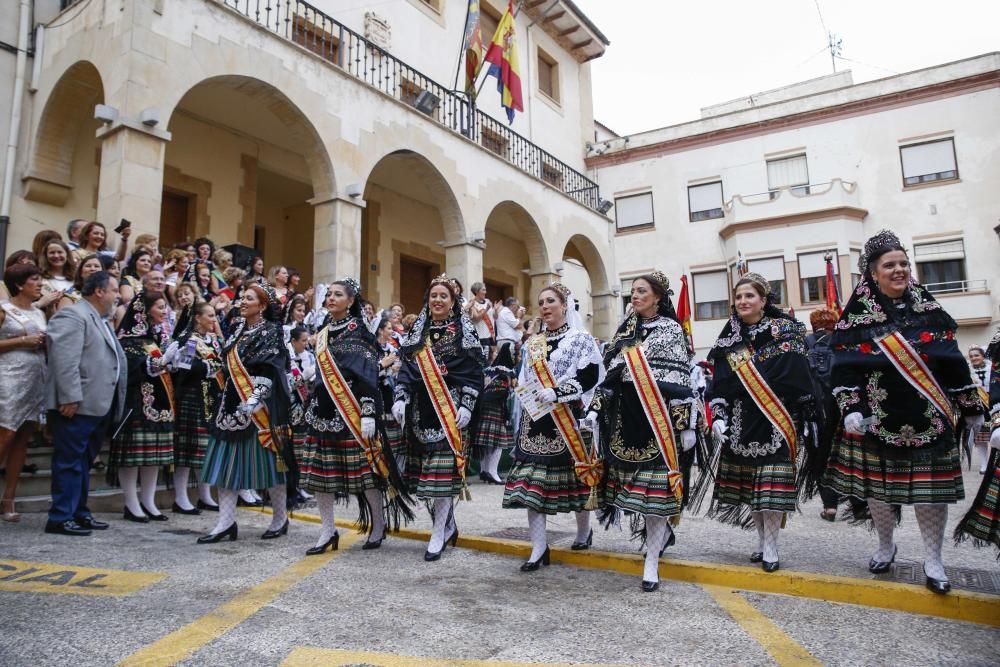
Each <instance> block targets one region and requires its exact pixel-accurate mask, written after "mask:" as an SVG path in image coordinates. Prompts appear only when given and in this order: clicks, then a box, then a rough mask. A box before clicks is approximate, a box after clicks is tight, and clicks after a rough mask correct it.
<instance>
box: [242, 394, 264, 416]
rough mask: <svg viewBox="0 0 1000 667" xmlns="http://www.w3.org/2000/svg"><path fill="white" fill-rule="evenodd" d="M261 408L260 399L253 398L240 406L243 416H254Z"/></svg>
mask: <svg viewBox="0 0 1000 667" xmlns="http://www.w3.org/2000/svg"><path fill="white" fill-rule="evenodd" d="M259 408H260V398H258V397H257V396H251V397H250V399H249V400H248V401H247V402H246V403H244V404H243V405H241V406H240V414H241V415H252V414H253V413H255V412H257V410H258V409H259Z"/></svg>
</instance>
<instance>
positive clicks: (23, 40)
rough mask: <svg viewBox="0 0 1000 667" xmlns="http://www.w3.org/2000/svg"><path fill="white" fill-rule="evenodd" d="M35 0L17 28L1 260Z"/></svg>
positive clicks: (1, 197)
mask: <svg viewBox="0 0 1000 667" xmlns="http://www.w3.org/2000/svg"><path fill="white" fill-rule="evenodd" d="M30 16H31V0H21V13H20V17H21V20H20V22H19V23H18V28H17V64H16V65H15V70H14V95H13V100H12V101H11V105H10V135H9V136H8V139H7V158H6V162H5V163H4V165H5V167H4V174H3V190H2V191H0V261H2V260H3V259H4V258H6V256H7V229H8V228H9V227H10V198H11V193H12V192H13V190H14V170H15V168H16V162H17V140H18V137H19V136H20V134H21V102H22V100H23V98H24V70H25V69H26V68H27V65H28V29H29V27H30V24H29V20H30Z"/></svg>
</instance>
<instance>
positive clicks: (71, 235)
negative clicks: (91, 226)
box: [66, 218, 87, 252]
mask: <svg viewBox="0 0 1000 667" xmlns="http://www.w3.org/2000/svg"><path fill="white" fill-rule="evenodd" d="M85 224H87V221H86V220H84V219H83V218H74V219H72V220H70V221H69V223H68V224H67V225H66V245H68V246H69V249H70V250H72V251H74V252H76V251H77V250H79V249H80V231H81V230H83V226H84V225H85Z"/></svg>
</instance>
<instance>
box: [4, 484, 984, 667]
mask: <svg viewBox="0 0 1000 667" xmlns="http://www.w3.org/2000/svg"><path fill="white" fill-rule="evenodd" d="M979 479H980V478H979V476H978V474H976V473H975V472H971V473H967V475H966V489H967V491H966V492H967V495H968V496H969V497H970V498H971V496H972V495H974V489H975V488H976V485H978V482H979ZM472 492H473V501H472V502H471V503H465V502H462V503H460V504H459V505H458V507H457V518H458V523H459V526H460V528H461V531H462V539H461V540H460V543H459V548H457V549H451V548H449V549H448V550H447V551H446V552H445V554H444V556H443V557H442V559H441V560H440V561H438V562H436V563H425V562H424V561H423V559H422V554H423V551H424V547H425V543H424V541H421V540H420V539H411V538H421V537H423V535H422V534H421V532H420V531H424V530H427V529H428V528H429V521H428V519H427V516H426V512H424V511H423V510H421V512H420V517H419V521H418V522H417V523H416V524H415V525H413V526H411V527H410V528H411V530H409V531H407V533H406V536H405V537H392V536H391V537H390V538H389V539H387V540H386V541H385V543H384V545H383V547H382V549H380V550H378V551H362V550H361V548H360V547H361V543H362V541H363V539H362V538H361V537H359V536H357V535H356V534H354V533H353V532H352V531H350V530H349V529H346V528H342V529H341V535H342V540H341V547H340V550H339V551H338V552H335V553H334V554H332V555H331V554H329V553H328V554H326V555H324V556H322V557H305V556H304V551H305V549H306V548H308V547H310V546H312V545H313V544H314V542H315V536H316V534H317V532H318V528H319V527H318V526H317V525H316V524H315V523H314V522H313V521H314V518H313V517H312V516H310V515H311V514H313V513H314V511H315V510H313V509H310V508H306V509H305V510H304V511H303V512H297V513H296V516H297V517H299V518H298V519H297V520H293V522H292V526H291V530H290V533H289V535H288V537H287V538H282V539H278V540H273V541H261V540H260V539H258V537H259V535H260V533H261V532H262V531H263V530H264V528H265V527H266V525H267V523H268V522H269V519H270V517H269V516H268V515H266V514H261V513H259V512H256V511H253V510H241V511H240V513H239V515H238V520H239V526H240V539H239V540H238V541H237V542H223V543H220V544H217V545H210V546H198V545H196V544H195V539H196V537H197V536H198V535H200V534H202V533H204V532H206V531H207V530H208V529H210V528H211V527H212V525H213V524H214V521H215V515H210V514H208V513H206V514H204V515H202V516H200V517H186V516H179V515H170V517H171V518H170V521H169V522H165V523H151V524H147V525H140V524H134V523H128V522H124V521H122V520H121V519H120V518H119V517H120V515H117V514H116V515H110V514H102V515H100V518H103V519H106V520H110V521H111V522H112V525H111V529H110V530H107V531H103V532H95V533H94V535H93V536H91V537H90V538H69V537H61V536H52V535H46V534H44V533H43V532H42V526H43V525H44V518H45V517H44V515H42V514H25V515H23V517H22V521H21V522H20V524H7V525H3V526H0V570H3V571H2V572H0V600H2V605H0V608H2V609H3V610H4V611H3V621H2V626H3V632H2V633H0V665H11V666H19V665H25V666H28V665H31V666H35V665H76V666H83V665H112V664H116V663H123V664H130V665H170V664H183V665H287V666H289V667H294V666H299V665H428V666H431V667H433V666H437V665H467V666H472V665H476V666H482V665H496V666H498V667H502V666H504V665H522V664H548V665H551V664H588V665H597V664H614V665H675V664H677V665H680V664H683V665H737V664H738V665H770V664H780V665H796V664H827V665H864V664H872V665H907V666H908V667H912V666H915V665H997V664H1000V566H998V563H997V561H996V560H995V557H996V552H995V551H990V550H975V549H973V548H971V547H969V546H967V545H963V546H961V547H957V548H956V547H954V546H952V545H951V544H950V542H949V543H948V545H947V546H946V548H945V560H946V563H947V565H948V566H949V567H950V568H952V569H951V570H950V571H951V574H952V580H953V582H954V583H955V584H956V589H955V592H954V594H953V595H951V596H948V598H949V599H943V598H939V597H935V596H933V594H931V593H929V592H927V591H925V590H924V588H923V587H922V583H923V581H922V578H920V575H919V571H920V563H921V560H920V559H921V554H922V552H923V548H922V543H921V541H920V539H919V534H918V532H917V526H916V522H915V521H914V519H913V515H912V511H906V512H904V517H903V526H902V528H901V529H900V531H899V533H898V536H899V540H898V541H899V558H898V560H897V565H896V567H895V568H894V571H893V573H891V574H890V575H885V576H883V577H879V578H876V577H873V576H872V575H870V574H869V573H868V572H867V569H866V567H865V565H866V563H867V560H868V558H869V556H870V552H871V551H872V549H873V548H874V538H873V537H872V536H870V535H869V534H868V532H867V531H865V530H864V529H863V528H857V527H852V526H849V525H847V524H845V523H840V522H838V523H836V524H829V523H827V522H824V521H822V520H820V518H819V517H818V512H819V504H818V503H817V502H816V501H813V502H811V503H809V504H807V505H806V506H804V507H803V510H802V514H801V515H799V516H796V517H794V518H793V519H792V520H791V521H790V522H789V524H788V528H787V530H785V531H783V533H782V536H781V566H782V569H781V570H780V571H779V572H778V573H776V574H774V575H765V574H763V573H762V572H760V570H759V568H756V567H752V566H750V565H749V563H748V562H747V555H748V553H749V552H750V551H751V550H752V549H753V548H754V543H755V533H754V534H753V537H752V536H751V533H745V532H741V531H738V530H735V529H731V528H727V527H724V526H721V525H719V524H717V523H715V522H713V521H709V520H707V519H705V518H703V517H691V516H686V517H685V518H684V519H683V521H682V522H681V525H680V526H679V527H678V529H677V536H678V540H677V545H676V546H675V547H672V548H670V549H669V550H668V552H667V554H666V556H665V557H664V559H663V561H662V565H661V578H663V583H662V585H661V587H660V590H659V591H657V592H656V593H653V594H643V593H642V592H641V591H640V590H639V581H640V577H639V576H638V574H637V573H638V572H640V571H641V569H640V568H641V563H640V561H639V560H638V557H637V556H636V545H635V544H633V543H630V542H629V541H628V540H627V539H626V535H625V533H621V532H618V531H617V530H614V529H613V530H612V531H610V532H604V531H603V530H597V531H595V549H594V551H591V552H583V553H580V552H572V551H569V549H568V547H569V544H570V542H572V539H573V536H574V530H575V524H574V522H573V519H572V517H569V516H561V517H557V518H554V519H552V520H551V521H550V524H549V527H550V531H551V540H550V542H551V544H552V546H553V550H554V562H553V564H552V565H551V566H550V567H547V568H542V569H541V570H540V571H538V572H536V573H533V574H523V573H521V572H519V571H518V566H519V565H520V563H521V561H522V560H523V559H524V557H525V555H526V553H527V546H526V544H525V543H524V540H525V538H526V527H525V524H526V521H525V517H524V513H523V512H521V511H513V510H502V509H501V508H500V499H501V496H502V489H501V488H500V487H495V486H483V485H481V484H479V483H478V482H477V483H476V484H474V485H473V488H472ZM968 502H969V500H967V501H966V502H965V503H963V505H962V507H963V508H964V507H965V506H966V505H967V504H968ZM338 509H339V511H340V518H341V519H352V518H353V516H354V512H353V506H352V507H351V508H344V507H343V506H338ZM959 516H960V513H959V511H958V510H953V511H952V513H951V515H950V517H949V518H950V521H949V534H950V530H951V526H953V524H954V523H955V521H956V520H957V518H958V517H959ZM569 563H573V564H569ZM914 572H915V573H916V574H914ZM908 580H909V581H910V583H905V582H906V581H908ZM899 582H904V583H899ZM914 582H915V583H914ZM831 599H833V600H848V599H849V600H851V601H854V602H857V603H858V604H845V603H843V602H831V601H829V600H831ZM899 609H908V610H917V611H919V612H920V613H906V612H904V611H899Z"/></svg>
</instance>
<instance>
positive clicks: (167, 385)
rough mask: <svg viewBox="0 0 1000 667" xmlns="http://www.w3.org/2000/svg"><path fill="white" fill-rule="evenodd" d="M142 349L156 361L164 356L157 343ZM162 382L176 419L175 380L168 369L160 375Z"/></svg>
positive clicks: (147, 344)
mask: <svg viewBox="0 0 1000 667" xmlns="http://www.w3.org/2000/svg"><path fill="white" fill-rule="evenodd" d="M142 349H143V350H144V351H145V352H146V354H148V355H149V356H151V357H153V358H154V359H158V358H160V357H162V356H163V352H162V351H161V350H160V348H159V346H158V345H156V343H146V344H145V345H143V346H142ZM160 382H161V383H162V384H163V390H164V391H165V392H166V393H167V401H168V402H169V403H170V412H171V413H172V414H173V415H174V418H176V417H177V406H176V405H174V380H173V378H171V377H170V373H168V372H167V371H166V369H164V370H163V372H162V373H160Z"/></svg>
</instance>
